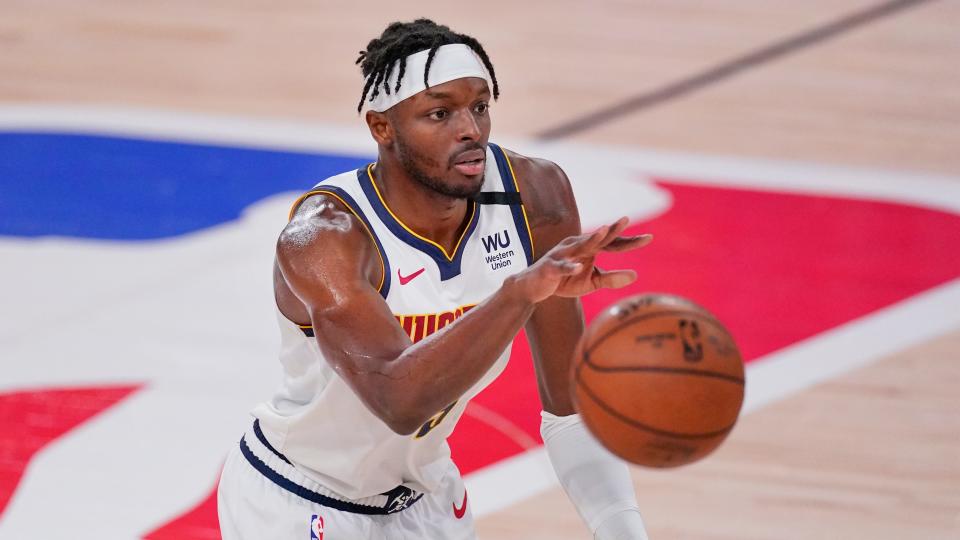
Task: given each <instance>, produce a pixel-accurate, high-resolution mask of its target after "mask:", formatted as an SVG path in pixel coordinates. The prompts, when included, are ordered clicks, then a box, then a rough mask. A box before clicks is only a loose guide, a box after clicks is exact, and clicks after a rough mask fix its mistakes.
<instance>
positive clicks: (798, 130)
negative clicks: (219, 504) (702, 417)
mask: <svg viewBox="0 0 960 540" xmlns="http://www.w3.org/2000/svg"><path fill="white" fill-rule="evenodd" d="M2 12H3V14H2V16H0V73H2V74H3V76H2V77H0V102H2V104H3V105H20V104H29V105H34V106H42V105H58V106H59V105H85V106H94V105H95V106H105V107H138V108H148V109H157V110H161V111H163V110H171V111H181V112H187V113H201V114H211V115H217V116H229V117H238V118H253V119H261V120H276V119H279V120H290V121H297V122H320V123H323V124H325V125H332V126H349V129H356V128H357V126H358V125H359V124H360V123H361V119H360V118H358V117H357V113H356V103H357V100H358V99H359V94H360V89H361V86H360V76H359V72H358V69H357V68H356V66H354V64H353V61H354V60H355V58H356V55H357V51H358V50H360V49H361V48H362V47H364V46H365V43H366V40H369V39H370V38H372V37H373V36H374V35H376V34H377V33H379V32H380V31H381V30H382V28H383V27H384V26H385V24H386V23H388V22H390V21H393V20H398V19H400V20H406V19H411V18H414V17H417V16H429V17H430V18H433V19H434V20H437V21H439V22H442V23H444V24H447V25H449V26H451V27H452V28H454V29H456V30H458V31H460V32H465V33H469V34H471V35H474V36H475V37H477V38H478V39H479V40H480V41H481V42H482V43H483V44H484V46H485V47H486V49H487V51H488V53H489V54H490V57H491V59H492V61H493V63H494V65H495V67H496V70H497V76H498V78H499V80H500V84H501V89H502V96H501V99H500V101H499V102H498V103H496V104H495V105H494V107H493V109H492V114H493V122H494V133H493V135H492V136H491V139H494V140H499V139H507V140H509V139H511V138H514V139H522V140H533V141H548V142H543V144H566V145H583V146H585V147H594V146H598V147H605V148H606V147H614V148H617V149H621V150H652V151H664V152H677V153H684V154H690V155H693V154H696V155H705V156H735V157H744V158H750V159H753V160H757V161H758V162H767V161H771V162H773V161H775V162H778V163H781V162H789V163H797V164H812V165H814V166H819V165H826V166H833V167H837V168H857V169H869V170H877V171H893V172H896V173H897V174H900V175H902V176H903V177H905V178H910V177H912V176H913V175H916V176H922V177H923V178H924V179H925V180H924V181H925V182H928V183H929V182H933V181H934V180H935V182H940V183H941V184H940V185H942V186H943V189H944V190H954V189H956V187H955V185H956V184H953V183H951V182H956V181H957V180H960V152H958V149H960V67H958V66H960V62H958V61H957V59H958V58H960V32H958V31H957V28H958V27H960V3H958V2H955V1H951V0H939V1H936V0H931V1H915V2H887V3H883V2H876V1H874V2H869V1H854V0H841V1H831V2H827V1H823V0H815V1H809V2H783V1H777V2H762V1H757V0H754V1H750V0H736V1H731V2H723V3H716V4H704V3H703V2H690V1H680V2H677V1H671V2H667V1H651V2H636V3H630V2H616V1H603V2H570V1H561V2H546V3H539V2H534V3H531V4H523V3H520V4H517V3H509V2H498V1H494V2H487V3H484V4H477V5H473V6H468V5H465V4H455V3H450V2H421V3H418V4H417V5H416V7H415V8H413V7H411V6H410V4H409V3H402V2H401V3H397V2H381V1H378V0H377V1H372V2H365V3H359V4H358V3H345V2H306V1H302V2H301V1H297V2H294V1H289V2H282V3H256V2H226V1H222V0H211V1H208V2H201V3H196V2H185V1H177V2H163V3H130V2H111V1H105V0H91V1H88V2H81V3H77V2H65V1H51V2H20V1H8V2H6V3H5V5H4V7H3V9H2ZM538 144H539V143H538ZM930 179H934V180H930ZM817 226H818V224H817V223H816V222H812V223H810V224H809V231H810V234H811V235H812V236H816V235H817ZM657 241H658V242H662V243H669V242H671V238H668V237H658V239H657ZM718 241H720V242H722V241H723V239H718ZM791 241H796V240H795V239H784V242H791ZM958 246H960V237H956V238H954V239H953V241H952V243H951V242H947V243H944V245H942V246H940V249H942V250H943V251H945V252H952V253H953V255H952V257H953V260H954V261H956V257H957V255H956V254H957V251H958ZM956 277H957V276H954V281H953V282H952V283H953V284H954V285H955V284H956ZM810 294H811V295H816V294H818V291H816V290H811V291H810ZM41 301H42V302H50V304H49V314H50V315H51V316H52V317H53V318H55V316H56V301H55V299H47V300H41ZM825 301H827V302H829V299H825ZM916 324H919V325H922V324H924V323H923V321H917V322H916ZM264 361H265V362H268V361H270V359H264ZM6 369H15V368H12V367H5V368H4V370H6ZM958 388H960V326H957V325H951V326H949V327H948V328H946V329H944V330H943V331H938V332H937V335H936V336H935V337H933V338H932V339H929V340H925V341H924V342H922V343H916V344H912V345H911V346H909V347H908V348H906V349H895V350H888V351H885V352H884V353H883V354H879V355H875V357H874V358H872V360H871V361H870V362H869V363H867V364H866V365H864V366H862V367H857V368H856V369H853V370H852V371H847V372H844V373H840V374H838V375H837V376H836V377H831V378H830V379H829V380H826V381H824V382H819V383H818V384H815V385H814V386H812V387H810V388H805V389H803V390H802V391H799V392H797V393H791V394H789V395H786V396H784V397H783V399H778V400H773V401H772V402H770V403H768V404H765V405H764V406H762V407H759V408H757V409H756V410H753V411H751V412H749V413H748V414H747V415H745V416H744V417H743V418H742V419H741V422H740V424H739V425H738V427H737V428H736V429H735V430H734V432H733V433H732V435H731V437H730V439H729V440H728V441H727V442H726V443H725V445H724V446H722V447H721V449H720V450H719V451H718V452H717V453H716V454H715V455H713V456H712V457H710V458H709V459H707V460H706V461H704V462H702V463H698V464H695V465H692V466H689V467H686V468H682V469H679V470H670V471H649V470H640V469H636V470H634V481H635V485H636V489H637V493H638V497H639V501H640V506H641V509H642V510H643V512H644V517H645V520H646V521H647V523H648V530H649V532H650V536H651V538H656V539H664V538H691V539H747V538H749V539H761V538H762V539H788V538H797V539H800V538H850V539H853V538H871V539H879V538H890V539H893V538H923V539H935V538H936V539H948V538H960V414H958V411H960V392H958ZM264 397H265V396H264ZM189 506H190V505H187V507H189ZM185 510H186V508H185ZM51 511H52V513H53V514H55V513H56V512H55V511H54V510H51ZM172 517H174V516H171V518H172ZM2 521H3V517H2V514H0V523H2ZM158 525H160V524H158ZM38 531H39V532H38V534H37V536H36V538H42V537H44V535H43V533H42V529H38ZM478 532H479V535H480V537H481V538H487V539H525V540H534V539H544V540H546V539H556V538H587V537H588V536H587V533H586V532H585V530H584V528H583V526H582V524H581V523H580V520H579V517H578V516H577V515H576V512H575V511H574V509H573V507H572V506H571V505H570V503H569V502H568V501H567V500H566V497H565V495H564V494H563V493H562V492H561V491H560V490H559V488H555V487H554V488H551V489H549V490H547V491H546V492H543V493H540V494H537V495H535V496H533V497H531V498H528V499H526V500H524V501H522V502H519V503H516V504H512V505H510V506H509V507H507V508H503V509H500V510H497V511H495V512H491V513H487V514H485V515H483V516H482V517H480V518H479V519H478ZM80 537H83V535H82V534H81V535H80ZM200 537H201V536H197V538H200ZM204 538H206V536H204Z"/></svg>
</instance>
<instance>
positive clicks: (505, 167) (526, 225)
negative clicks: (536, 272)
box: [487, 143, 535, 266]
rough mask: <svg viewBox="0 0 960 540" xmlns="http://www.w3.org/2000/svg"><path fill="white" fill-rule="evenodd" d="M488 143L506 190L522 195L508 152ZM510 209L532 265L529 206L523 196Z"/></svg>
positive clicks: (533, 256) (528, 260) (529, 263)
mask: <svg viewBox="0 0 960 540" xmlns="http://www.w3.org/2000/svg"><path fill="white" fill-rule="evenodd" d="M487 145H488V146H490V148H491V149H492V150H493V157H494V158H495V159H496V161H497V168H498V169H499V170H500V180H501V181H502V182H503V188H504V191H505V192H507V193H516V194H518V195H520V185H519V183H518V182H517V176H516V174H514V172H513V165H512V164H511V163H510V158H509V157H507V153H506V152H504V151H503V149H502V148H500V147H499V146H497V145H496V144H493V143H487ZM508 176H509V178H508ZM510 211H511V212H512V213H513V222H514V225H515V226H516V228H517V234H518V235H520V243H521V244H523V248H524V251H525V252H526V255H527V266H531V265H532V264H533V261H534V260H535V253H534V249H533V233H532V232H531V230H530V220H529V219H528V217H527V208H526V205H525V204H523V202H522V196H521V203H520V204H517V205H511V206H510Z"/></svg>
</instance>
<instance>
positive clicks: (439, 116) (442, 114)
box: [427, 109, 447, 120]
mask: <svg viewBox="0 0 960 540" xmlns="http://www.w3.org/2000/svg"><path fill="white" fill-rule="evenodd" d="M427 116H429V117H430V118H431V119H433V120H443V119H444V118H446V117H447V111H446V110H445V109H437V110H435V111H432V112H431V113H430V114H428V115H427Z"/></svg>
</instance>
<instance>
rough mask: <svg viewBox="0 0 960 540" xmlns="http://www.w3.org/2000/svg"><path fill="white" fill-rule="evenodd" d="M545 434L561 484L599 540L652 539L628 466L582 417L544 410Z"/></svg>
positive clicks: (546, 444)
mask: <svg viewBox="0 0 960 540" xmlns="http://www.w3.org/2000/svg"><path fill="white" fill-rule="evenodd" d="M541 416H542V421H541V423H540V435H541V436H542V437H543V443H544V445H545V446H546V447H547V454H549V456H550V462H551V463H552V464H553V469H554V471H556V473H557V478H558V479H559V480H560V485H562V486H563V489H564V491H566V492H567V497H569V498H570V501H571V502H572V503H573V505H574V506H575V507H576V508H577V512H579V513H580V517H581V518H582V519H583V521H584V523H586V524H587V528H588V529H590V533H591V534H593V535H594V538H595V539H596V540H627V539H630V540H636V539H640V540H647V532H646V530H645V528H644V526H643V519H641V517H640V510H639V508H637V499H636V495H635V494H634V492H633V484H632V483H631V481H630V471H629V469H627V465H626V464H625V463H624V462H623V461H621V460H620V459H619V458H617V457H616V456H614V455H613V454H611V453H610V452H609V451H607V450H606V449H605V448H603V447H602V446H600V443H599V442H597V440H596V439H594V438H593V435H591V434H590V433H589V432H588V431H587V428H586V426H584V425H583V421H582V420H581V419H580V415H578V414H573V415H570V416H562V417H561V416H555V415H553V414H550V413H548V412H546V411H543V412H542V413H541Z"/></svg>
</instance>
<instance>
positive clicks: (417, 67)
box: [367, 43, 493, 112]
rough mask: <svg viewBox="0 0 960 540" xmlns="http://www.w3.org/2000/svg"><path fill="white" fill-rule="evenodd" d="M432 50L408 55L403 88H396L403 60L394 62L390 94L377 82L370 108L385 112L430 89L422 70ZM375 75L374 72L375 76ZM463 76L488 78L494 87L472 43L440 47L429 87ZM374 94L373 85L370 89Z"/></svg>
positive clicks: (432, 63)
mask: <svg viewBox="0 0 960 540" xmlns="http://www.w3.org/2000/svg"><path fill="white" fill-rule="evenodd" d="M429 54H430V51H429V50H426V51H420V52H417V53H413V54H411V55H410V56H408V57H407V66H406V68H405V69H404V71H403V80H402V81H400V90H399V91H396V92H395V91H394V89H395V88H396V87H397V75H398V74H399V73H400V62H397V63H395V64H394V66H393V68H391V69H390V76H389V77H387V81H388V82H387V84H388V85H390V93H389V94H387V93H386V92H385V91H384V89H383V82H382V81H381V83H380V84H379V85H378V87H379V91H378V93H377V97H376V98H374V99H373V101H367V105H368V106H369V107H370V110H372V111H377V112H383V111H385V110H387V109H389V108H390V107H393V106H394V105H396V104H397V103H400V102H401V101H403V100H405V99H407V98H408V97H411V96H413V95H414V94H419V93H420V92H423V91H424V90H426V89H427V87H426V85H425V84H423V72H424V68H425V67H426V65H427V56H428V55H429ZM374 76H375V75H371V77H374ZM464 77H478V78H480V79H486V81H487V84H488V85H489V86H490V89H491V90H492V89H493V82H491V80H490V75H489V74H488V73H487V69H486V67H484V65H483V61H482V60H480V57H479V56H477V53H475V52H473V49H471V48H470V47H469V46H467V45H464V44H462V43H454V44H452V45H443V46H441V47H440V48H438V49H437V52H436V54H435V55H434V56H433V61H432V62H430V86H436V85H438V84H443V83H445V82H448V81H452V80H454V79H462V78H464ZM370 92H371V93H373V88H371V89H370Z"/></svg>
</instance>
